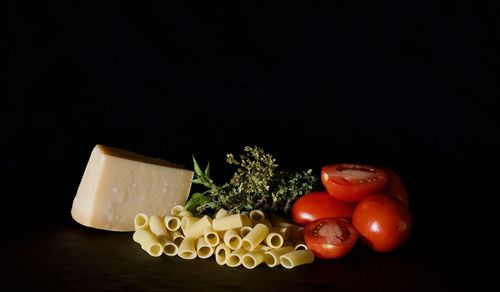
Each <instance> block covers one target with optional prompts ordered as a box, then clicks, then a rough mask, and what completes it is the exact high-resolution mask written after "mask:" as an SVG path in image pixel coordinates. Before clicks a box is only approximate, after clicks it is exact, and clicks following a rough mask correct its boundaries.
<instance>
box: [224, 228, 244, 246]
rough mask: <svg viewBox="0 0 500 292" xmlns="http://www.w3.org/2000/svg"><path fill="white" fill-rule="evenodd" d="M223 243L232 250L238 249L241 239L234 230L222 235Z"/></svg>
mask: <svg viewBox="0 0 500 292" xmlns="http://www.w3.org/2000/svg"><path fill="white" fill-rule="evenodd" d="M224 243H225V244H226V245H227V246H228V247H229V248H230V249H232V250H236V249H239V248H240V247H241V244H242V242H241V237H240V235H239V234H238V232H236V230H234V229H230V230H227V231H226V233H224Z"/></svg>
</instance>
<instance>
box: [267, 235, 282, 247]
mask: <svg viewBox="0 0 500 292" xmlns="http://www.w3.org/2000/svg"><path fill="white" fill-rule="evenodd" d="M266 244H267V246H269V247H270V248H280V247H281V246H283V236H282V235H281V234H279V233H276V232H271V233H269V234H268V235H267V236H266Z"/></svg>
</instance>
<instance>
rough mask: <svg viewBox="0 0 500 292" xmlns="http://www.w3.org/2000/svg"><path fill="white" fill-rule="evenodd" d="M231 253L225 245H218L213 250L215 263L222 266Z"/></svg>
mask: <svg viewBox="0 0 500 292" xmlns="http://www.w3.org/2000/svg"><path fill="white" fill-rule="evenodd" d="M230 253H231V249H230V248H229V246H227V245H225V244H224V243H221V244H219V245H218V246H217V247H216V248H215V261H216V262H217V264H219V265H221V266H222V265H224V264H225V263H226V258H227V257H228V256H229V254H230Z"/></svg>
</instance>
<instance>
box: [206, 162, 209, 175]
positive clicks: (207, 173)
mask: <svg viewBox="0 0 500 292" xmlns="http://www.w3.org/2000/svg"><path fill="white" fill-rule="evenodd" d="M205 176H206V177H210V162H208V163H207V168H205Z"/></svg>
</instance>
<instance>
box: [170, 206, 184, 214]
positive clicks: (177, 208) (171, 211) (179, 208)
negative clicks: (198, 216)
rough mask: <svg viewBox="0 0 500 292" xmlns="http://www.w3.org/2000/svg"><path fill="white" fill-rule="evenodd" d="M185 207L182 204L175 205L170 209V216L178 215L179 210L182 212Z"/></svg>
mask: <svg viewBox="0 0 500 292" xmlns="http://www.w3.org/2000/svg"><path fill="white" fill-rule="evenodd" d="M185 210H186V209H185V208H184V206H182V205H175V206H173V207H172V209H170V215H172V216H180V214H181V212H184V211H185Z"/></svg>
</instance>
